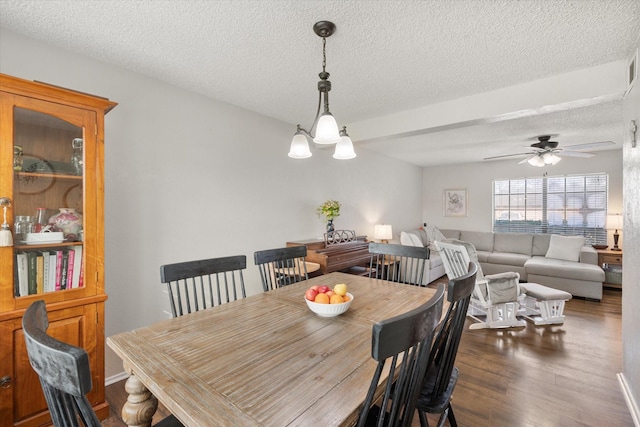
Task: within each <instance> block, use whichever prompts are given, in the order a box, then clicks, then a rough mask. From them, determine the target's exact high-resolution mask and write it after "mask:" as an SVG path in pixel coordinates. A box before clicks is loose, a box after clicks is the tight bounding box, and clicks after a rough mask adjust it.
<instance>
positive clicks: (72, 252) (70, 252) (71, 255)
mask: <svg viewBox="0 0 640 427" xmlns="http://www.w3.org/2000/svg"><path fill="white" fill-rule="evenodd" d="M75 257H76V251H75V249H73V247H71V248H69V249H68V250H67V258H68V261H67V282H66V283H67V284H66V285H65V289H71V285H72V282H73V260H74V259H75Z"/></svg>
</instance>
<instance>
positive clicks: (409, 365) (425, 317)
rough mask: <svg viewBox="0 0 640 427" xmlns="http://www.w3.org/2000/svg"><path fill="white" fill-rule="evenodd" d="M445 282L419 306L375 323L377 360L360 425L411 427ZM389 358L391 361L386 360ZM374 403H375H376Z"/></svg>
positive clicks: (373, 350)
mask: <svg viewBox="0 0 640 427" xmlns="http://www.w3.org/2000/svg"><path fill="white" fill-rule="evenodd" d="M443 299H444V285H443V284H440V285H439V286H438V289H437V291H436V293H435V295H434V296H433V297H432V298H431V299H430V300H429V301H427V302H426V303H424V304H422V305H421V306H420V307H418V308H416V309H414V310H411V311H409V312H407V313H404V314H401V315H399V316H395V317H392V318H390V319H386V320H383V321H380V322H377V323H376V324H374V325H373V331H372V339H371V357H372V358H373V359H374V360H376V361H377V362H378V365H377V368H376V371H375V373H374V375H373V378H372V380H371V385H370V386H369V391H368V393H367V397H366V399H365V402H364V405H363V406H362V409H361V411H360V416H359V419H358V427H364V426H377V427H382V426H385V427H387V426H389V427H391V426H393V427H395V426H403V427H408V426H410V425H411V421H412V419H413V416H414V414H415V409H416V403H417V400H418V396H419V394H420V390H421V386H422V381H421V379H422V378H424V375H425V373H426V369H427V364H428V362H429V353H430V349H431V342H432V340H433V334H434V331H435V329H436V327H437V325H438V322H439V321H440V317H441V316H442V306H443ZM387 362H389V363H387ZM385 370H388V378H391V379H395V380H393V381H385V386H384V392H383V393H382V396H381V397H380V398H379V400H378V399H377V397H376V396H377V394H378V393H377V389H378V386H379V382H380V377H381V375H382V373H383V371H385ZM374 400H375V403H376V405H375V406H372V405H373V403H374Z"/></svg>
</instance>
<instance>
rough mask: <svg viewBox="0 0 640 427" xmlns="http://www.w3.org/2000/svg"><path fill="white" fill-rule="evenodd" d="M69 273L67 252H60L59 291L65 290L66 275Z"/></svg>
mask: <svg viewBox="0 0 640 427" xmlns="http://www.w3.org/2000/svg"><path fill="white" fill-rule="evenodd" d="M68 272H69V251H68V250H66V251H62V266H61V268H60V290H64V289H67V273H68Z"/></svg>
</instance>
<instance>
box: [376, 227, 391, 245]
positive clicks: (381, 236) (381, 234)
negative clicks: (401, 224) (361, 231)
mask: <svg viewBox="0 0 640 427" xmlns="http://www.w3.org/2000/svg"><path fill="white" fill-rule="evenodd" d="M373 238H374V239H376V240H380V242H382V243H389V239H392V238H393V231H392V230H391V225H390V224H377V225H376V226H375V227H374V229H373Z"/></svg>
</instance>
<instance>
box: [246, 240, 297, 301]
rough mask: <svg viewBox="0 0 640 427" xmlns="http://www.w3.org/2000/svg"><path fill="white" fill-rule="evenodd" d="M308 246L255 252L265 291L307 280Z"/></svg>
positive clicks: (255, 260)
mask: <svg viewBox="0 0 640 427" xmlns="http://www.w3.org/2000/svg"><path fill="white" fill-rule="evenodd" d="M306 256H307V247H306V246H288V247H286V248H276V249H266V250H262V251H256V252H255V253H254V254H253V258H254V262H255V264H256V266H258V269H259V270H260V278H261V279H262V288H263V290H264V291H265V292H267V291H270V290H272V289H276V288H279V287H281V286H286V285H290V284H292V283H297V282H300V281H302V280H307V279H308V278H309V275H308V273H307V264H306V262H305V257H306Z"/></svg>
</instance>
